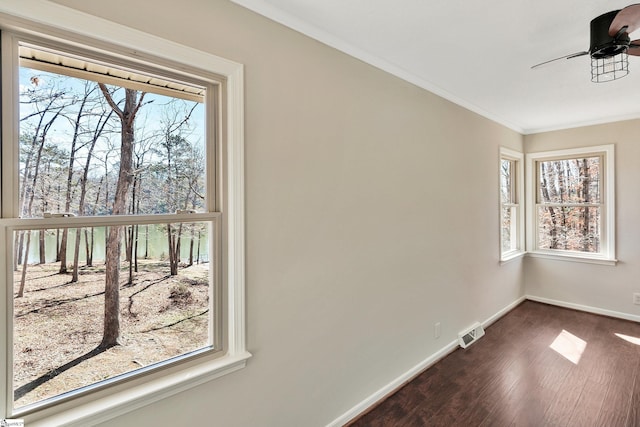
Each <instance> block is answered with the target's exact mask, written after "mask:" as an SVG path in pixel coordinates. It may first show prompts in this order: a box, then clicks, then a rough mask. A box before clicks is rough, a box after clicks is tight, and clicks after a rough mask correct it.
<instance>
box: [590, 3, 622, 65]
mask: <svg viewBox="0 0 640 427" xmlns="http://www.w3.org/2000/svg"><path fill="white" fill-rule="evenodd" d="M618 12H620V11H619V10H614V11H611V12H608V13H605V14H603V15H600V16H598V17H597V18H595V19H593V20H592V21H591V48H590V49H589V52H591V57H593V58H596V59H600V58H610V57H612V56H615V55H617V54H619V53H622V52H624V51H626V50H627V48H628V47H629V43H630V42H631V39H629V34H627V33H626V32H622V33H621V34H617V35H614V36H610V35H609V27H610V26H611V23H612V22H613V19H614V18H615V17H616V15H617V14H618Z"/></svg>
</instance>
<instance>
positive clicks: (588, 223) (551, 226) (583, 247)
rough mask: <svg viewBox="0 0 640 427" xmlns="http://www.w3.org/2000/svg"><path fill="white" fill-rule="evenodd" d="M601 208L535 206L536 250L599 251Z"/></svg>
mask: <svg viewBox="0 0 640 427" xmlns="http://www.w3.org/2000/svg"><path fill="white" fill-rule="evenodd" d="M599 224H600V208H598V207H552V206H539V207H538V247H539V248H540V249H561V250H569V251H578V252H592V253H597V252H600V225H599Z"/></svg>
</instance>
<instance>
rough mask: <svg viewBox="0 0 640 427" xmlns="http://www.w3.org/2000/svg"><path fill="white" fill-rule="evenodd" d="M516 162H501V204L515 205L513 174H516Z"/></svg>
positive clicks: (502, 160)
mask: <svg viewBox="0 0 640 427" xmlns="http://www.w3.org/2000/svg"><path fill="white" fill-rule="evenodd" d="M514 166H515V161H514V160H506V159H501V160H500V201H501V203H514V202H515V195H514V190H513V188H514V185H513V174H514V172H515V167H514Z"/></svg>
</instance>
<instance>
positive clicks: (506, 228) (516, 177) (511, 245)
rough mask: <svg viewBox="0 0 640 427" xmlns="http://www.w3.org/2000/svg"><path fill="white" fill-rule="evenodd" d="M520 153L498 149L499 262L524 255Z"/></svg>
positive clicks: (521, 157)
mask: <svg viewBox="0 0 640 427" xmlns="http://www.w3.org/2000/svg"><path fill="white" fill-rule="evenodd" d="M522 159H523V156H522V153H518V152H517V151H512V150H509V149H506V148H501V149H500V260H501V261H507V260H509V259H512V258H514V257H517V256H519V255H521V254H522V253H524V250H523V249H524V242H523V238H524V229H523V224H524V218H523V210H522V200H521V198H522V194H523V188H522V183H523V179H522V178H523V176H522V172H523V171H522Z"/></svg>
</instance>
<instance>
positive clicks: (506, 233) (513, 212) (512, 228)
mask: <svg viewBox="0 0 640 427" xmlns="http://www.w3.org/2000/svg"><path fill="white" fill-rule="evenodd" d="M517 212H518V208H516V207H515V206H513V207H505V208H502V252H509V251H514V250H517V249H518V231H517V229H516V223H517V218H518V213H517Z"/></svg>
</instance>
